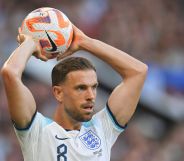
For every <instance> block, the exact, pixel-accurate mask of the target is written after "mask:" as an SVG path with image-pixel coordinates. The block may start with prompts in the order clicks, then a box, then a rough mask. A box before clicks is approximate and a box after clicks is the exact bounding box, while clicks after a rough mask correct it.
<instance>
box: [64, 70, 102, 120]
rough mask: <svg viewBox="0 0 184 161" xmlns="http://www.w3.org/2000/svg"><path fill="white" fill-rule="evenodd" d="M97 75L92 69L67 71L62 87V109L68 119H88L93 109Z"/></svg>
mask: <svg viewBox="0 0 184 161" xmlns="http://www.w3.org/2000/svg"><path fill="white" fill-rule="evenodd" d="M97 85H98V82H97V76H96V72H95V71H94V70H79V71H73V72H70V73H68V75H67V77H66V80H65V82H64V83H63V84H62V85H61V86H62V89H63V101H62V103H63V106H64V111H65V113H66V114H67V116H68V117H69V118H70V119H73V120H75V121H79V122H84V121H89V120H90V119H91V117H92V114H93V111H94V103H95V99H96V88H97Z"/></svg>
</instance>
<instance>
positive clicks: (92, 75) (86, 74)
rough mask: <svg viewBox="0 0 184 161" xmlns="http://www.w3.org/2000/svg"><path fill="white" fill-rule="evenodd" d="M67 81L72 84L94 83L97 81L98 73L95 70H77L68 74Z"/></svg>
mask: <svg viewBox="0 0 184 161" xmlns="http://www.w3.org/2000/svg"><path fill="white" fill-rule="evenodd" d="M65 83H71V84H72V85H77V84H86V85H93V84H95V83H97V75H96V72H95V71H94V70H77V71H72V72H70V73H68V74H67V77H66V80H65Z"/></svg>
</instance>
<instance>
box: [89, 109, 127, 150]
mask: <svg viewBox="0 0 184 161" xmlns="http://www.w3.org/2000/svg"><path fill="white" fill-rule="evenodd" d="M93 122H94V124H96V125H97V127H98V128H100V130H101V131H103V134H104V137H105V140H106V141H107V144H108V145H109V146H110V147H112V145H113V144H114V143H115V141H116V139H117V137H118V136H119V135H120V133H121V132H123V131H124V129H125V128H126V126H121V125H120V124H119V123H118V122H117V121H116V119H115V117H114V115H113V114H112V112H111V110H110V108H109V107H108V105H106V106H105V108H104V109H102V110H101V111H100V112H98V113H97V114H96V115H95V116H94V117H93Z"/></svg>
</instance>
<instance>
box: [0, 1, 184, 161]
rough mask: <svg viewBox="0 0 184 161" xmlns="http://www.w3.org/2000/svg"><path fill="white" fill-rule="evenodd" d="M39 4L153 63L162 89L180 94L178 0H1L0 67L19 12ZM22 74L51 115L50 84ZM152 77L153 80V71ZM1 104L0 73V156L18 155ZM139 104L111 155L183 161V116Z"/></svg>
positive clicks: (130, 160)
mask: <svg viewBox="0 0 184 161" xmlns="http://www.w3.org/2000/svg"><path fill="white" fill-rule="evenodd" d="M43 6H50V7H55V8H57V9H60V10H62V11H63V12H64V13H66V15H67V16H68V17H69V19H70V20H71V21H72V22H73V23H74V24H75V25H76V26H78V27H79V28H80V29H82V30H83V31H84V32H85V33H87V34H88V35H90V36H91V37H94V38H97V39H100V40H102V41H104V42H107V43H109V44H110V45H112V46H115V47H117V48H119V49H121V50H123V51H126V52H127V53H129V54H130V55H133V56H135V57H136V58H138V59H140V60H142V61H144V62H146V63H147V64H148V65H149V66H150V67H151V68H154V67H155V66H156V68H158V69H159V72H161V73H162V74H163V75H162V78H163V77H164V87H165V88H164V89H165V91H166V92H167V93H169V94H174V95H175V96H177V97H180V98H182V99H183V97H184V64H183V62H184V55H183V52H184V30H183V27H184V21H183V20H184V12H183V9H184V2H183V1H182V0H174V1H173V0H154V1H153V0H139V1H137V0H77V1H76V0H70V1H67V0H62V1H56V0H55V1H49V0H44V1H43V0H30V1H29V0H27V1H23V0H1V1H0V31H1V36H0V49H1V51H0V68H1V67H2V64H3V63H4V61H5V60H6V59H7V58H8V56H9V55H10V53H11V52H12V51H13V50H14V49H15V48H16V46H17V43H16V35H17V28H18V27H19V26H20V24H21V22H22V20H23V19H24V17H25V16H26V15H27V14H28V13H29V12H30V11H32V10H34V9H36V8H39V7H43ZM154 69H155V68H154ZM150 71H152V70H150ZM148 75H149V74H148ZM23 77H24V79H23V80H24V83H25V84H26V85H27V86H28V87H29V89H30V90H31V91H32V93H33V95H34V97H35V99H36V102H37V107H38V110H39V111H41V112H42V113H44V114H45V115H47V116H50V117H52V112H53V111H54V107H55V105H56V102H55V101H54V99H53V96H52V93H51V92H49V91H51V87H50V86H49V85H47V84H45V83H43V82H41V81H38V80H36V79H33V78H32V76H31V75H28V74H26V73H25V74H24V76H23ZM152 81H159V77H156V78H154V79H153V80H152ZM149 95H150V96H152V93H149ZM7 106H8V105H7V101H6V97H5V93H4V88H3V86H2V79H1V77H0V161H22V160H23V158H22V154H21V151H20V147H19V144H18V142H17V139H16V136H15V133H14V132H13V126H12V123H11V120H10V116H9V114H8V109H7ZM97 106H98V105H97ZM142 106H144V104H141V106H140V107H138V111H137V112H136V114H135V116H134V117H133V119H132V120H131V121H130V123H129V125H128V127H127V129H126V130H125V132H123V133H122V134H121V135H120V137H119V138H118V141H117V142H116V143H115V146H114V147H113V149H112V159H111V160H112V161H183V160H184V154H183V151H184V126H183V125H184V124H183V121H181V122H172V121H168V120H167V119H165V118H162V117H161V116H158V115H155V114H153V113H151V112H150V111H149V112H147V111H146V112H145V111H143V110H142V109H141V107H142ZM183 107H184V105H183ZM160 108H162V107H160ZM174 108H175V107H173V109H174ZM176 110H177V109H176Z"/></svg>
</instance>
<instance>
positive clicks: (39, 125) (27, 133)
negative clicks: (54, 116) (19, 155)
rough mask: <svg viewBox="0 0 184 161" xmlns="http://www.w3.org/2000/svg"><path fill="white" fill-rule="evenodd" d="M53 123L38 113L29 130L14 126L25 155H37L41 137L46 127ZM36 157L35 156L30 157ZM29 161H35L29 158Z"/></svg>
mask: <svg viewBox="0 0 184 161" xmlns="http://www.w3.org/2000/svg"><path fill="white" fill-rule="evenodd" d="M52 122H53V121H52V120H50V119H49V118H47V117H44V116H43V115H42V114H41V113H39V112H36V113H35V114H34V116H33V118H32V121H31V123H30V125H29V126H28V127H27V128H24V129H19V128H17V127H16V126H15V125H14V130H15V133H16V135H17V138H18V140H19V143H20V146H21V149H22V152H23V153H25V154H28V153H29V154H35V153H36V151H37V150H38V148H39V147H38V145H39V138H40V137H41V135H42V133H43V130H44V127H46V126H47V125H48V124H50V123H52ZM30 156H35V155H30ZM35 157H36V156H35ZM29 160H35V159H34V158H29Z"/></svg>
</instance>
